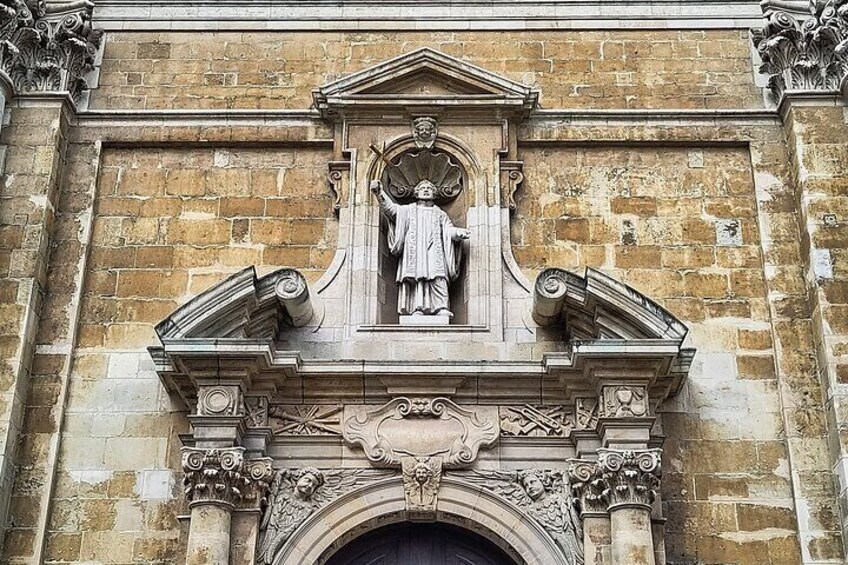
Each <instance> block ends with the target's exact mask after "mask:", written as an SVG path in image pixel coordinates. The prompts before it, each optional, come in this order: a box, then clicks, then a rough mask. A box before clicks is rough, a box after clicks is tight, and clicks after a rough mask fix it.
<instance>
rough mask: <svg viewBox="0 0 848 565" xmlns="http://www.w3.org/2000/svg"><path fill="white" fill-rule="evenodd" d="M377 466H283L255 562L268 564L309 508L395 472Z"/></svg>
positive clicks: (273, 489) (309, 512)
mask: <svg viewBox="0 0 848 565" xmlns="http://www.w3.org/2000/svg"><path fill="white" fill-rule="evenodd" d="M396 474H397V473H396V472H394V471H381V470H377V469H331V470H330V469H316V468H315V467H304V468H301V469H283V470H281V471H279V472H278V473H277V475H276V477H274V481H273V483H272V485H271V488H270V491H269V494H268V506H267V508H266V510H265V514H264V515H263V516H262V522H261V523H260V532H261V533H260V538H259V550H258V552H257V560H258V562H259V563H265V564H267V565H271V564H272V563H274V562H275V557H276V555H277V553H278V552H279V550H280V548H282V547H283V545H284V544H285V543H286V540H288V539H289V537H290V536H291V535H292V534H293V533H294V532H295V530H297V528H298V527H299V526H300V525H301V524H302V523H303V522H304V521H305V520H306V519H307V518H308V517H309V516H311V515H312V513H313V512H315V511H316V510H318V509H320V508H322V507H323V506H326V505H327V504H329V503H330V502H332V501H333V500H335V499H336V498H338V497H340V496H341V495H343V494H345V493H346V492H350V491H352V490H354V489H356V488H358V487H360V486H363V485H366V484H368V483H372V482H374V481H378V480H381V479H387V478H389V477H392V476H396Z"/></svg>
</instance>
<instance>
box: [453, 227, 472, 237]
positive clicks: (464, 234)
mask: <svg viewBox="0 0 848 565" xmlns="http://www.w3.org/2000/svg"><path fill="white" fill-rule="evenodd" d="M456 237H457V238H458V239H468V238H470V237H471V232H470V231H468V230H463V229H460V230H457V232H456Z"/></svg>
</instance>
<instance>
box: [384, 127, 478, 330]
mask: <svg viewBox="0 0 848 565" xmlns="http://www.w3.org/2000/svg"><path fill="white" fill-rule="evenodd" d="M421 151H428V149H422V148H420V147H418V146H416V144H415V141H414V140H413V138H412V136H411V135H405V136H402V137H399V138H396V139H394V140H392V141H391V142H389V143H387V144H386V146H385V148H384V149H383V150H382V153H383V157H384V158H385V159H382V158H380V157H377V156H376V155H375V156H374V158H373V159H372V160H371V162H370V163H369V167H368V183H369V184H370V181H372V180H380V181H382V182H383V185H384V186H385V187H386V188H387V189H388V183H387V174H386V169H387V165H386V161H389V162H392V163H397V162H398V161H399V160H400V159H401V158H403V157H404V156H408V155H412V154H416V153H418V152H421ZM432 151H433V152H434V153H436V154H444V155H446V156H448V157H449V158H450V160H451V161H452V162H453V163H454V164H455V165H456V166H458V167H459V168H460V169H461V171H462V173H461V175H462V179H463V188H462V191H461V192H460V193H459V194H458V195H457V196H456V197H455V198H451V199H449V200H446V201H443V202H439V203H438V205H439V206H440V207H441V208H442V209H443V210H444V211H445V212H446V213H447V214H448V217H449V218H450V219H451V222H453V224H454V225H456V226H458V227H464V228H471V227H472V226H470V225H469V210H471V209H472V208H474V207H476V206H479V205H485V204H486V202H487V198H486V191H487V187H486V179H485V176H484V175H482V174H481V166H480V163H479V161H478V159H477V158H476V157H475V156H474V154H473V152H472V151H471V149H470V148H469V147H468V146H467V145H466V144H465V143H463V142H462V141H460V140H459V139H457V138H455V137H453V136H450V135H448V134H445V133H440V134H439V138H438V139H437V140H436V142H435V144H434V145H433V148H432ZM413 201H414V199H404V200H399V201H398V202H399V203H400V204H408V203H410V202H413ZM387 232H388V223H387V221H386V219H385V218H384V217H383V215H382V214H380V219H379V233H378V238H377V240H378V245H377V247H378V254H377V294H378V297H379V300H378V312H377V323H378V324H397V323H398V313H397V294H398V289H397V281H396V271H397V264H398V259H397V257H393V256H392V255H391V254H389V250H388V245H387V239H386V234H387ZM477 243H478V244H479V243H480V242H479V241H478V242H477ZM474 245H475V241H474V238H473V237H472V241H471V242H470V244H468V246H466V253H465V254H464V257H463V268H462V273H463V276H461V277H460V279H459V280H457V281H455V282H454V283H453V284H452V285H451V289H450V304H451V311H452V312H453V314H454V317H453V319H452V320H451V325H466V324H469V323H470V316H469V312H468V303H469V295H470V292H471V287H472V284H473V281H472V280H471V278H472V277H473V276H475V275H474V273H473V272H472V270H471V269H470V268H469V265H470V260H471V257H470V256H469V250H470V253H474V250H473V246H474Z"/></svg>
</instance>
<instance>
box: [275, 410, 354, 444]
mask: <svg viewBox="0 0 848 565" xmlns="http://www.w3.org/2000/svg"><path fill="white" fill-rule="evenodd" d="M343 408H344V407H343V406H342V405H340V404H328V405H309V404H298V405H292V406H282V405H275V406H272V407H271V410H270V423H271V429H272V430H273V432H274V435H275V436H340V435H342V430H341V416H340V413H341V411H342V409H343Z"/></svg>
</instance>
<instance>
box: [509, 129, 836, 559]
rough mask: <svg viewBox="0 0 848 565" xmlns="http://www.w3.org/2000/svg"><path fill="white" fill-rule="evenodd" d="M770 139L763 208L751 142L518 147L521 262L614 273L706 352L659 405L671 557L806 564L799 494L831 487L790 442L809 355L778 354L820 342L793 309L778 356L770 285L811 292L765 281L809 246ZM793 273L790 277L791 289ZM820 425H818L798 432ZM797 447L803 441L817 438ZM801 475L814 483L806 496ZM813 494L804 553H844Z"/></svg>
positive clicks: (827, 506) (516, 239)
mask: <svg viewBox="0 0 848 565" xmlns="http://www.w3.org/2000/svg"><path fill="white" fill-rule="evenodd" d="M776 133H777V134H779V133H780V132H779V130H778V131H777V132H776ZM757 145H760V144H759V143H758V144H757ZM760 147H765V148H766V150H767V151H769V152H770V153H771V154H770V155H765V156H764V157H763V156H758V157H755V158H756V159H757V160H761V159H763V158H765V159H767V160H768V161H767V162H766V163H759V166H760V167H762V168H764V169H765V171H764V172H763V173H759V174H760V175H761V176H763V175H765V178H767V179H770V180H772V181H773V182H772V184H771V185H770V186H769V189H770V190H771V194H769V195H768V202H766V203H764V204H765V205H766V206H768V207H769V209H768V210H761V209H760V203H758V199H759V198H760V195H758V194H757V191H756V188H755V175H754V169H753V168H752V151H751V150H750V149H749V148H747V147H732V146H730V147H710V146H697V145H695V146H689V147H671V146H665V147H663V146H652V145H647V146H646V145H642V146H633V145H631V146H620V145H619V146H615V145H613V146H604V147H591V148H586V147H567V148H553V147H544V148H537V147H533V148H526V149H524V150H523V152H522V155H523V158H524V160H525V174H526V182H525V186H524V192H523V193H521V194H520V195H519V198H518V212H517V215H516V221H515V222H514V224H513V226H514V227H513V243H514V250H515V254H516V258H517V260H518V262H519V263H520V264H522V265H523V266H525V267H527V268H529V269H532V270H534V271H535V270H538V269H542V268H545V267H547V266H552V265H564V266H567V267H572V268H580V267H583V266H594V267H599V268H602V269H603V270H604V271H605V272H608V273H610V274H611V275H612V276H614V277H616V278H618V279H619V280H622V281H624V282H626V283H628V284H630V285H632V286H633V287H634V288H636V289H638V290H640V291H641V292H644V293H645V294H647V295H649V296H652V297H653V298H655V299H656V300H658V301H660V302H661V303H662V304H663V305H664V306H666V307H667V308H668V309H669V310H670V311H671V312H672V313H673V314H675V315H677V316H678V317H680V319H681V320H683V321H684V322H685V323H687V325H689V327H690V330H691V334H690V335H691V343H692V345H693V346H695V347H697V348H698V355H697V357H696V360H695V366H694V368H693V370H692V372H691V373H690V375H689V380H688V383H687V385H686V388H685V391H684V392H683V393H682V394H681V395H680V396H679V397H678V398H677V399H676V400H674V401H672V402H670V403H667V406H666V413H665V414H664V415H663V423H664V431H665V433H666V434H667V436H668V439H667V441H666V444H665V475H664V479H663V497H664V500H665V505H664V507H665V509H666V515H667V517H668V519H669V521H668V524H667V527H666V532H667V533H666V548H667V552H668V557H669V559H670V560H672V561H675V560H683V559H686V558H693V557H697V558H698V559H701V560H703V561H705V562H715V563H725V562H736V561H737V560H741V561H740V562H746V563H747V562H750V563H791V562H800V560H801V554H800V553H799V549H800V548H799V547H798V542H797V534H796V532H797V531H798V528H799V525H798V523H797V522H796V516H795V513H796V511H795V506H796V505H797V501H796V500H793V497H795V496H797V495H798V494H801V496H802V498H803V497H807V496H811V495H812V493H811V492H809V491H810V490H811V489H816V490H818V489H824V490H825V492H832V491H831V490H830V489H829V485H828V477H827V475H819V476H816V477H811V476H810V473H811V472H813V471H814V469H810V470H807V469H804V468H802V469H798V470H799V471H800V472H801V473H802V476H801V477H800V478H795V477H793V476H792V471H793V469H791V463H790V459H789V457H788V453H787V446H786V443H785V439H784V437H785V434H786V428H785V423H784V414H783V413H782V402H783V399H782V394H781V392H782V391H781V386H783V388H784V390H783V392H784V394H785V393H786V392H788V391H790V390H791V388H792V387H791V384H790V383H787V384H786V385H781V381H782V380H786V379H791V378H795V373H796V372H797V368H796V366H797V364H796V365H793V366H791V367H790V366H782V365H781V366H780V367H779V368H780V372H778V370H776V366H775V362H776V359H775V355H776V354H778V355H792V354H794V353H792V352H797V349H796V348H797V347H798V346H799V345H801V346H802V347H803V344H804V343H810V337H809V333H805V332H804V330H806V332H809V326H808V325H804V324H802V323H801V320H800V319H798V318H799V314H800V312H795V311H794V310H793V311H791V312H788V313H787V314H786V315H788V316H789V317H791V318H792V319H793V320H795V322H796V323H797V324H798V325H797V326H796V328H795V330H794V332H795V333H794V334H793V336H792V337H791V340H792V341H791V345H790V344H788V343H786V342H785V341H784V340H785V339H786V336H784V335H780V334H778V335H777V339H778V341H780V342H781V343H782V344H783V345H784V347H783V348H779V349H777V352H776V348H775V346H774V339H775V335H774V334H775V332H778V331H783V328H781V327H779V326H778V327H774V326H773V324H772V320H773V317H774V316H775V312H773V309H772V307H771V306H772V304H770V302H771V300H770V297H769V292H768V291H769V290H770V289H769V287H770V286H773V285H778V286H780V287H781V292H786V291H787V290H792V289H791V287H790V288H787V284H792V285H794V287H795V291H796V292H798V291H801V293H802V297H801V300H802V302H800V303H799V302H797V301H793V302H792V304H793V306H794V307H795V308H796V309H797V308H801V305H803V304H804V302H803V287H802V286H801V285H802V279H801V278H800V277H801V273H800V271H799V269H797V267H796V268H795V269H794V272H792V271H790V272H789V273H786V272H783V271H782V270H776V269H769V271H768V272H769V274H770V279H771V280H769V281H767V280H766V276H765V274H764V269H763V262H764V260H766V257H764V255H772V254H773V255H776V256H778V257H780V258H781V262H788V263H789V264H792V260H793V258H797V257H798V250H797V236H796V235H795V234H796V233H797V231H795V230H797V223H795V222H794V221H793V217H792V215H791V210H792V208H791V201H792V196H793V191H792V190H791V185H789V190H788V191H787V184H788V182H789V180H790V179H789V178H787V177H788V168H787V165H786V163H785V158H786V153H785V146H784V145H783V144H780V145H778V146H777V147H774V146H771V145H770V144H766V145H760ZM760 147H757V146H755V150H754V151H755V152H759V151H760ZM781 152H783V159H784V162H783V163H781V161H780V158H781V157H780V153H781ZM760 181H761V182H762V179H760ZM786 193H788V196H789V199H788V201H787V200H786V197H785V196H782V194H786ZM764 196H765V195H764ZM775 212H780V213H782V215H780V216H774V213H775ZM784 212H789V215H788V217H785V216H787V214H785V213H784ZM762 233H765V234H766V235H767V237H768V242H767V243H766V245H765V249H764V247H763V242H762V239H761V237H762V235H761V234H762ZM789 242H791V243H789ZM787 245H793V246H794V247H789V248H787ZM795 265H797V263H795ZM787 274H791V275H792V276H793V277H795V282H794V283H791V282H789V283H787V281H786V279H787ZM783 309H784V311H785V309H786V307H785V306H784V307H783ZM778 315H779V312H778ZM796 356H797V355H796ZM813 368H814V365H813ZM805 392H807V393H808V392H809V391H805ZM787 416H791V417H792V418H793V419H796V418H797V415H793V414H791V413H790V414H787ZM805 417H809V416H805ZM812 418H814V419H815V420H816V421H819V420H820V418H819V417H816V416H813V417H812ZM821 432H822V429H821V428H820V427H819V426H814V427H813V428H812V429H810V428H809V427H807V428H805V429H803V430H800V431H799V432H797V433H794V431H793V433H792V435H793V437H797V436H799V435H800V436H809V435H812V436H814V437H816V436H818V437H820V436H821ZM800 441H802V443H803V445H804V448H805V449H810V448H812V446H813V445H814V444H813V443H811V440H809V439H807V438H805V439H803V440H800ZM796 456H797V458H800V460H801V462H802V463H801V465H805V466H807V467H813V468H818V470H820V471H824V470H825V469H826V466H825V465H820V464H817V463H816V462H814V461H815V458H810V457H809V455H808V454H807V453H801V450H798V453H796ZM796 464H797V463H796ZM796 481H799V482H800V483H803V484H805V485H809V487H807V488H803V490H802V493H796V492H794V491H795V489H796V488H798V485H797V484H794V483H795V482H796ZM812 496H813V499H812V500H805V501H804V504H803V505H802V507H801V508H800V512H801V513H806V512H808V511H809V512H810V513H811V520H809V521H808V520H803V521H802V524H806V525H807V527H809V528H810V529H813V530H816V531H815V532H808V533H805V537H804V539H802V543H803V545H804V554H805V555H807V556H808V558H810V557H811V558H813V559H827V558H835V557H838V556H839V547H838V545H839V538H838V533H837V532H838V525H837V524H836V523H834V521H833V519H832V518H833V517H832V512H833V511H834V505H833V502H832V500H828V499H827V497H826V496H821V495H812Z"/></svg>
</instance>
